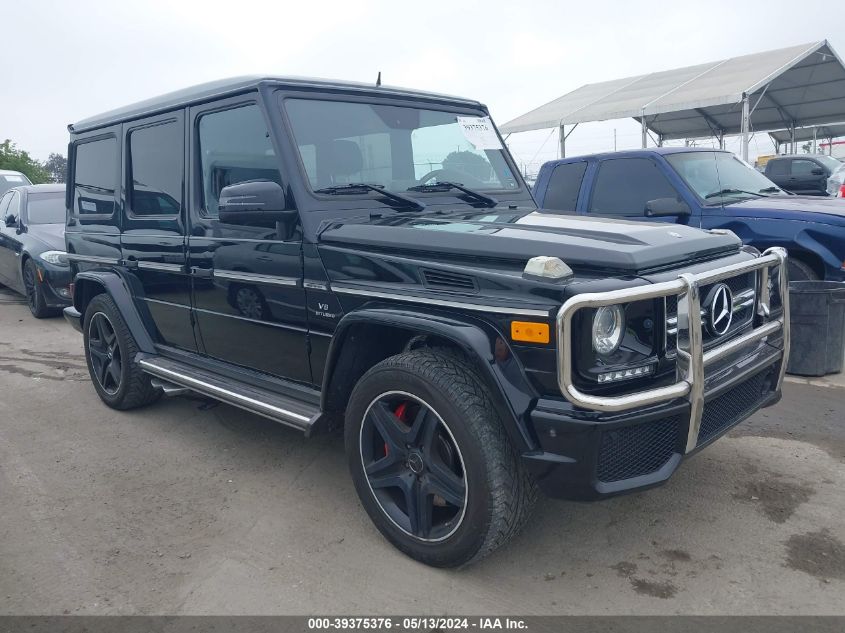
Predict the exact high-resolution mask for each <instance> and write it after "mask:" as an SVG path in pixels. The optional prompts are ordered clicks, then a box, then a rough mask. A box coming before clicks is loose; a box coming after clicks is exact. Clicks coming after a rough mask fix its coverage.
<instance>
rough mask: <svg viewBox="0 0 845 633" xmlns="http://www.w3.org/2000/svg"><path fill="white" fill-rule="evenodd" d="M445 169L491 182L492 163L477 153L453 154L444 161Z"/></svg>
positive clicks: (463, 152)
mask: <svg viewBox="0 0 845 633" xmlns="http://www.w3.org/2000/svg"><path fill="white" fill-rule="evenodd" d="M443 169H448V170H449V171H456V172H458V173H464V174H467V175H468V176H472V177H473V178H475V179H476V180H480V181H481V182H486V181H488V180H490V163H488V162H487V161H486V160H484V158H483V157H481V156H479V155H478V154H476V153H475V152H468V151H462V152H452V153H451V154H449V155H448V156H447V157H446V158H445V159H444V160H443Z"/></svg>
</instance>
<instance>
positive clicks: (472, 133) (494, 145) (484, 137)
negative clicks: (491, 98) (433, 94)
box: [457, 116, 502, 149]
mask: <svg viewBox="0 0 845 633" xmlns="http://www.w3.org/2000/svg"><path fill="white" fill-rule="evenodd" d="M457 118H458V126H460V128H461V132H463V133H464V137H465V138H466V140H468V141H469V142H470V143H472V145H473V147H475V149H502V143H501V142H500V141H499V136H498V135H497V134H496V130H495V129H494V128H493V122H492V121H491V120H490V117H489V116H459V117H457Z"/></svg>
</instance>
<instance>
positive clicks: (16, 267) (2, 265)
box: [0, 191, 23, 292]
mask: <svg viewBox="0 0 845 633" xmlns="http://www.w3.org/2000/svg"><path fill="white" fill-rule="evenodd" d="M12 216H13V217H14V219H15V221H14V222H13V223H12V224H10V225H8V226H7V225H6V219H7V218H9V217H12ZM20 223H21V194H20V193H18V192H17V191H9V192H7V193H6V195H5V196H3V199H2V201H0V283H3V284H4V285H6V286H10V287H11V288H14V289H15V290H17V291H19V292H23V286H22V285H21V239H20V235H19V234H18V227H20V225H21V224H20Z"/></svg>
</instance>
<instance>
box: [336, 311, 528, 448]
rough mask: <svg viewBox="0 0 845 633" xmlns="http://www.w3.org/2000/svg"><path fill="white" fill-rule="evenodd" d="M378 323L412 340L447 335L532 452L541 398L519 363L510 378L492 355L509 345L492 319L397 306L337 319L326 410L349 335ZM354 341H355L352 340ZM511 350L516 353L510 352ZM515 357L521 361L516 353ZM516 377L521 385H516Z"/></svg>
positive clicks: (520, 443)
mask: <svg viewBox="0 0 845 633" xmlns="http://www.w3.org/2000/svg"><path fill="white" fill-rule="evenodd" d="M361 325H368V326H372V325H378V326H382V327H385V328H391V329H394V330H403V331H405V332H407V333H408V335H409V337H408V338H409V340H410V339H411V338H413V337H415V336H419V335H423V336H425V335H428V336H435V337H438V338H440V339H445V340H447V341H449V342H450V343H452V344H454V345H455V346H457V347H458V348H459V349H460V350H461V351H462V352H463V353H464V354H465V355H466V356H467V357H468V358H469V359H471V361H473V364H474V366H475V368H476V369H477V370H478V372H479V374H480V375H481V377H482V379H483V380H484V381H485V382H486V383H487V386H488V387H489V388H490V390H491V395H492V398H493V402H494V405H495V406H496V407H497V409H498V410H499V413H500V415H501V416H502V420H503V421H504V423H505V430H506V431H507V433H508V436H509V438H510V440H511V443H512V444H513V446H514V447H515V448H516V449H517V450H518V451H519V452H522V451H525V450H532V449H534V448H536V446H537V443H536V440H535V439H534V436H533V433H532V432H531V430H530V428H531V427H530V423H529V414H528V412H529V410H530V408H531V405H532V403H533V402H535V401H536V398H537V397H538V395H537V393H536V391H535V390H534V388H533V387H532V386H531V385H530V383H529V382H528V380H527V379H526V377H525V372H524V369H522V367H521V365H520V371H519V372H517V373H518V376H513V375H511V376H510V377H506V376H505V374H504V373H503V372H502V370H501V369H500V368H499V366H497V364H496V362H495V356H494V344H495V341H496V339H497V338H501V339H502V340H503V341H504V342H505V344H506V345H507V339H506V338H505V337H504V336H502V334H501V333H500V332H499V331H498V330H497V329H496V328H495V327H494V326H493V325H491V324H490V323H487V322H486V321H482V320H479V319H473V318H470V317H461V318H458V317H456V316H455V315H451V314H446V313H442V312H438V311H436V310H425V311H419V310H415V311H414V312H409V311H407V310H401V309H396V308H365V309H361V310H356V311H355V312H350V313H348V314H346V315H345V316H344V317H343V318H342V319H341V320H340V323H338V326H337V329H336V330H335V333H334V335H333V336H332V341H331V345H330V346H329V351H328V356H327V358H326V370H325V373H324V375H323V386H322V401H321V405H322V409H323V410H324V411H326V410H328V405H329V402H328V399H329V398H330V397H331V396H330V394H331V388H332V383H333V381H334V380H335V373H336V369H337V367H338V364H339V360H340V359H341V355H342V353H343V350H344V347H345V345H346V342H347V340H348V339H349V334H350V333H351V332H353V331H354V330H355V328H356V326H361ZM351 344H352V345H356V343H355V342H353V343H351ZM511 354H513V352H512V351H511ZM513 358H514V360H515V361H516V362H517V363H519V361H518V359H517V357H516V356H515V355H514V356H513ZM514 380H517V381H518V384H515V383H514Z"/></svg>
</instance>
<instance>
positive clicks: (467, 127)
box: [66, 78, 789, 566]
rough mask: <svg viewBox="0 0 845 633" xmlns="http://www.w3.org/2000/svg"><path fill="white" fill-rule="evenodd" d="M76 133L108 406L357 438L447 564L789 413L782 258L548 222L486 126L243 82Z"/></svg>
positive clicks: (76, 312) (334, 93)
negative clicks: (194, 402)
mask: <svg viewBox="0 0 845 633" xmlns="http://www.w3.org/2000/svg"><path fill="white" fill-rule="evenodd" d="M70 132H71V145H70V163H69V166H70V176H69V180H70V184H69V186H68V198H67V205H68V216H67V232H66V237H67V254H68V255H67V256H68V258H69V259H70V261H71V264H72V267H73V271H74V273H75V277H74V293H73V298H74V306H73V307H72V308H68V309H67V310H66V316H67V319H68V320H69V321H70V322H71V323H72V324H73V325H74V327H75V328H76V329H78V330H80V331H81V332H82V333H83V335H84V344H85V354H86V358H87V361H88V367H89V370H90V374H91V379H92V382H93V384H94V387H95V389H96V390H97V393H98V394H99V396H100V397H101V398H102V400H103V401H104V402H105V403H106V404H107V405H109V406H111V407H114V408H116V409H129V408H132V407H138V406H141V405H145V404H149V403H151V402H153V401H155V400H156V399H157V398H158V397H159V396H161V395H162V394H165V395H171V394H180V393H185V392H186V391H192V392H197V393H200V394H204V395H206V396H210V397H212V398H216V399H219V400H221V401H224V402H227V403H229V404H232V405H235V406H237V407H242V408H244V409H246V410H249V411H252V412H254V413H258V414H260V415H263V416H266V417H268V418H271V419H273V420H277V421H279V422H281V423H284V424H287V425H289V426H292V427H294V428H296V429H299V430H301V431H303V432H304V433H306V434H311V433H315V432H317V431H325V430H327V429H331V428H333V427H339V426H342V427H343V429H344V433H345V442H346V452H347V455H348V460H349V468H350V470H351V473H352V478H353V480H354V483H355V487H356V489H357V492H358V494H359V496H360V498H361V502H362V504H363V505H364V508H365V509H366V511H367V512H368V514H369V515H370V517H371V518H372V520H373V522H374V523H375V524H376V526H377V527H378V529H379V530H380V531H381V532H382V533H383V534H384V535H385V536H386V537H387V538H388V539H389V540H390V541H391V542H392V543H393V544H394V545H396V547H398V548H399V549H400V550H402V551H403V552H405V553H407V554H409V555H410V556H413V557H414V558H417V559H419V560H421V561H423V562H425V563H428V564H431V565H438V566H455V565H460V564H464V563H467V562H469V561H472V560H475V559H478V558H480V557H482V556H484V555H485V554H487V553H488V552H490V551H492V550H493V549H495V548H496V547H498V546H500V545H502V544H503V543H505V542H506V541H507V540H508V539H509V538H510V537H511V536H513V535H514V534H515V533H516V532H517V531H518V530H519V528H520V526H521V525H522V524H523V522H524V521H525V519H526V517H527V516H528V513H529V509H530V508H531V506H532V503H533V502H534V500H535V497H536V490H537V488H538V487H539V488H540V489H542V490H543V491H545V492H546V493H548V494H550V495H553V496H557V497H565V498H572V499H598V498H603V497H607V496H610V495H615V494H619V493H623V492H628V491H631V490H637V489H642V488H645V487H649V486H654V485H657V484H660V483H662V482H664V481H666V480H667V479H668V478H669V476H670V475H671V474H672V473H673V472H674V471H675V469H676V468H677V467H678V464H679V463H680V462H681V460H682V459H683V458H684V457H685V456H686V455H689V454H690V453H691V452H693V451H695V450H698V449H700V448H701V447H703V446H705V445H707V444H708V443H710V442H712V441H713V440H714V439H715V438H717V437H719V436H720V435H722V434H723V433H724V432H725V431H726V430H727V429H729V428H730V427H732V426H733V425H734V424H736V423H738V422H740V421H741V420H743V419H745V418H746V417H748V416H749V415H751V414H752V413H753V412H754V411H756V410H757V409H759V408H760V407H763V406H768V405H770V404H772V403H774V402H776V401H777V399H778V398H779V397H780V386H781V381H782V379H783V373H784V367H785V365H786V353H785V351H784V350H786V349H788V338H789V323H788V320H787V314H788V310H785V309H784V303H786V301H787V294H786V293H785V292H784V288H785V287H786V286H785V284H786V281H787V280H786V274H785V272H784V270H785V259H784V258H785V255H784V253H783V251H781V250H779V249H772V250H770V251H767V252H766V253H764V254H761V253H759V252H757V251H754V250H753V249H743V248H742V247H741V243H740V241H739V240H738V239H737V238H736V236H735V235H733V234H732V233H730V232H726V231H711V232H705V231H701V230H698V229H693V228H689V227H686V226H676V225H672V226H667V225H665V224H649V223H643V222H625V221H616V220H607V219H597V218H577V217H572V216H563V215H556V214H554V213H546V212H543V211H539V210H538V209H537V208H536V205H535V204H534V202H533V199H532V197H531V195H530V194H529V192H528V190H527V188H526V186H525V184H524V182H523V181H522V179H521V177H520V176H519V172H518V171H517V169H516V166H515V164H514V162H513V160H512V158H511V157H510V155H509V154H508V152H507V150H506V149H505V147H504V145H503V143H502V140H501V137H500V136H499V134H498V132H497V131H496V128H495V127H494V126H493V124H492V123H491V121H490V118H489V114H488V111H487V109H486V108H485V107H484V106H483V105H481V104H480V103H477V102H474V101H468V100H464V99H458V98H453V97H446V96H442V95H436V94H427V93H421V92H414V91H410V90H404V89H396V88H387V87H384V86H373V85H361V84H349V83H338V82H327V81H318V80H303V79H285V78H244V79H235V80H229V81H222V82H217V83H213V84H206V85H203V86H199V87H195V88H191V89H187V90H184V91H181V92H177V93H174V94H170V95H167V96H164V97H161V98H157V99H153V100H150V101H145V102H142V103H139V104H136V105H132V106H129V107H126V108H122V109H120V110H116V111H114V112H110V113H107V114H103V115H101V116H97V117H94V118H91V119H87V120H84V121H81V122H79V123H75V124H73V125H71V126H70ZM268 494H271V491H268Z"/></svg>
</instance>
